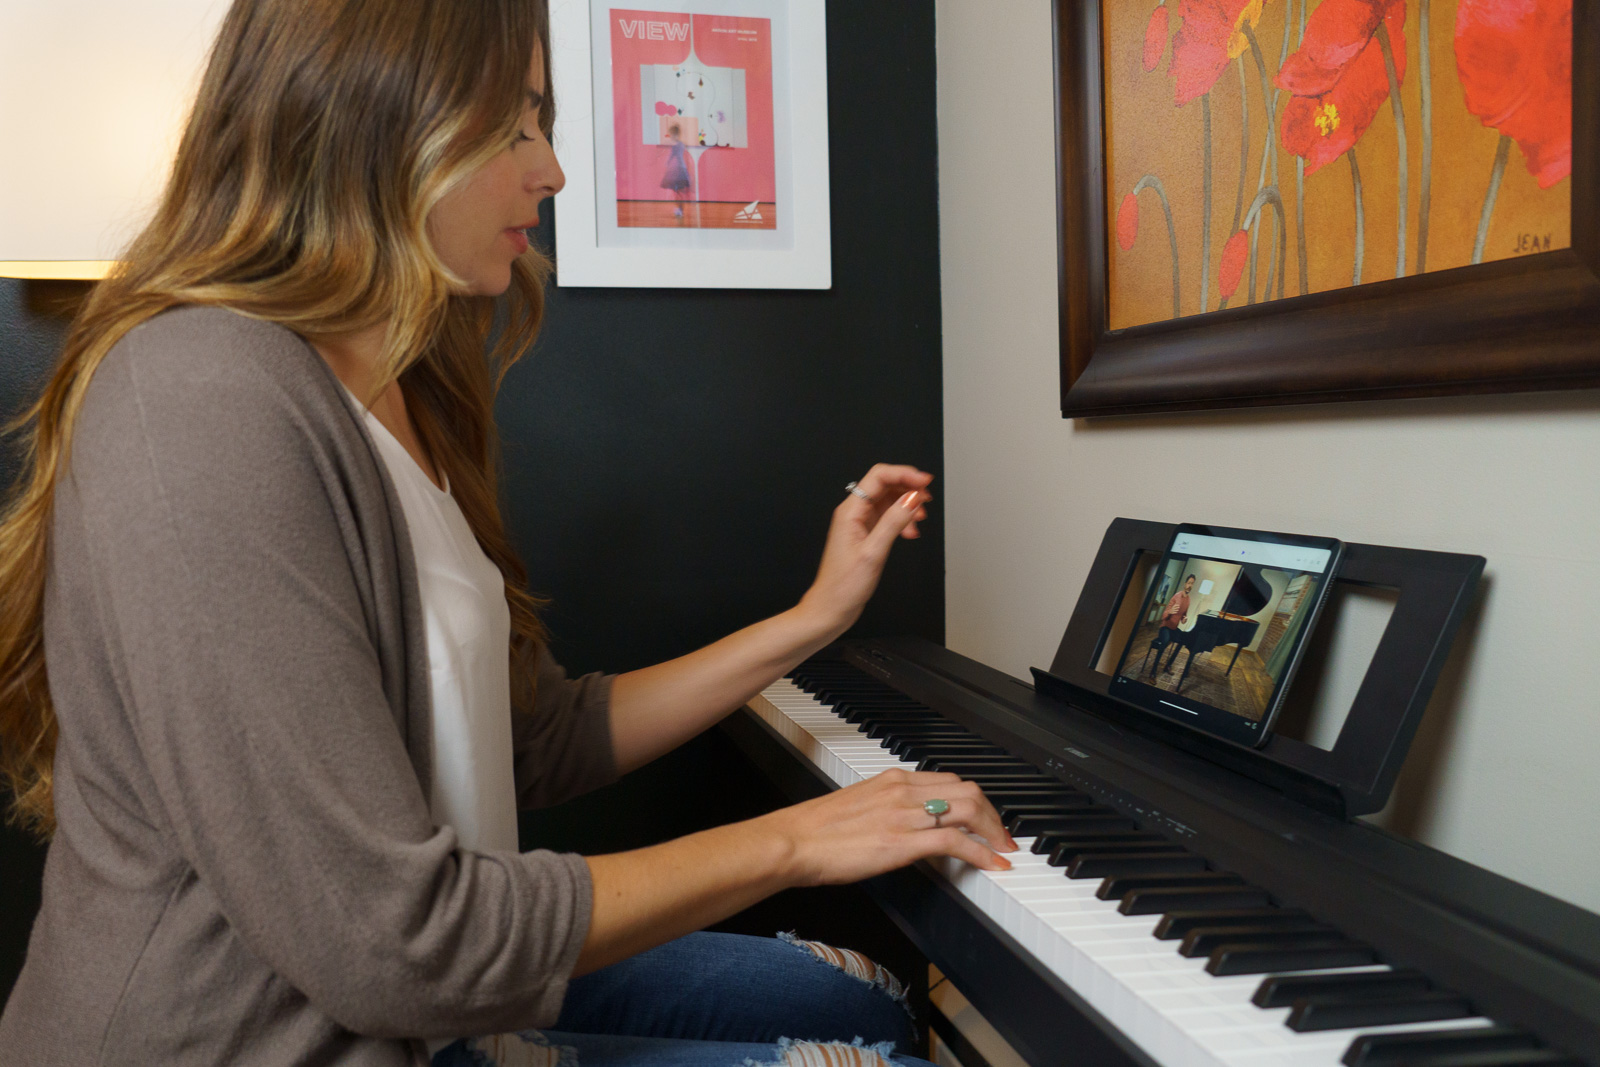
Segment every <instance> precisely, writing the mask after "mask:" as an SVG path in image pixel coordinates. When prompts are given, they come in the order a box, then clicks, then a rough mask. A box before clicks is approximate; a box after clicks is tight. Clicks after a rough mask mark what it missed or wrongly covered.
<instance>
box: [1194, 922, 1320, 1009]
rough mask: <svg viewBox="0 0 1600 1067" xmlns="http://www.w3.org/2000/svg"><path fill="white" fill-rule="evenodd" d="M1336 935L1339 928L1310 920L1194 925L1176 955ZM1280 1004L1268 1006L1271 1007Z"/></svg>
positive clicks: (1206, 952) (1202, 954) (1202, 957)
mask: <svg viewBox="0 0 1600 1067" xmlns="http://www.w3.org/2000/svg"><path fill="white" fill-rule="evenodd" d="M1338 936H1339V931H1337V930H1335V929H1334V928H1333V927H1331V926H1323V925H1321V924H1320V923H1309V922H1308V923H1299V924H1296V925H1292V926H1197V927H1195V928H1194V929H1193V930H1190V931H1189V932H1188V933H1187V934H1185V935H1184V938H1183V942H1182V943H1181V944H1179V945H1178V955H1180V956H1189V957H1191V958H1193V957H1199V958H1201V959H1205V958H1207V957H1209V956H1210V955H1211V953H1212V952H1213V951H1214V950H1215V949H1216V948H1217V947H1218V946H1220V945H1238V944H1244V943H1249V944H1255V945H1274V944H1279V943H1282V942H1286V941H1304V940H1306V938H1308V937H1315V938H1321V939H1324V940H1326V939H1330V938H1336V937H1338ZM1256 1006H1257V1007H1267V1006H1268V1005H1264V1004H1258V1005H1256ZM1279 1006H1280V1005H1277V1004H1273V1005H1271V1007H1274V1008H1276V1007H1279Z"/></svg>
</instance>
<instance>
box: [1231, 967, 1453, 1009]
mask: <svg viewBox="0 0 1600 1067" xmlns="http://www.w3.org/2000/svg"><path fill="white" fill-rule="evenodd" d="M1431 988H1433V987H1432V985H1431V984H1430V983H1429V982H1428V978H1427V976H1426V975H1424V974H1423V973H1422V972H1421V971H1366V972H1358V973H1356V974H1275V975H1272V976H1270V977H1268V978H1264V979H1262V981H1261V984H1260V985H1259V986H1257V987H1256V992H1255V996H1253V997H1251V998H1250V1002H1251V1003H1252V1004H1254V1005H1255V1006H1256V1007H1258V1008H1287V1007H1290V1006H1292V1005H1293V1004H1294V1002H1295V1001H1297V1000H1301V999H1303V998H1305V997H1318V996H1341V997H1346V996H1348V997H1382V996H1389V995H1391V994H1394V993H1426V992H1427V991H1428V990H1429V989H1431Z"/></svg>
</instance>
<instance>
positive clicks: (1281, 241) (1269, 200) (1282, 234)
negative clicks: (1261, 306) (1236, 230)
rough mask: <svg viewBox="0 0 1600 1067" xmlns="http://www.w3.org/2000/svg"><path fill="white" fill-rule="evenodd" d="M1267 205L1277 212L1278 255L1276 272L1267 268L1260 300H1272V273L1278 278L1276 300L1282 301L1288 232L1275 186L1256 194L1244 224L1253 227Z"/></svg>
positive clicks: (1287, 250) (1287, 252)
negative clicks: (1264, 285)
mask: <svg viewBox="0 0 1600 1067" xmlns="http://www.w3.org/2000/svg"><path fill="white" fill-rule="evenodd" d="M1268 204H1271V205H1272V209H1273V210H1274V211H1275V212H1277V220H1278V255H1277V259H1276V261H1275V263H1276V266H1277V270H1276V272H1273V271H1271V268H1270V267H1269V272H1268V274H1267V286H1266V288H1265V289H1263V290H1262V291H1261V299H1263V300H1271V299H1272V298H1273V297H1272V293H1271V292H1270V290H1271V288H1272V277H1273V273H1276V275H1277V278H1278V295H1277V299H1279V300H1282V299H1283V267H1284V260H1285V259H1287V258H1288V255H1289V230H1288V227H1287V226H1285V225H1284V217H1283V198H1282V197H1280V196H1279V195H1278V189H1277V186H1274V185H1269V186H1267V187H1266V188H1265V189H1263V190H1261V191H1260V192H1259V193H1257V194H1256V198H1255V200H1253V201H1252V202H1251V204H1250V210H1249V211H1248V212H1246V213H1245V216H1244V224H1245V226H1247V227H1248V226H1252V225H1254V224H1255V222H1256V220H1257V218H1259V217H1260V215H1261V209H1262V208H1263V207H1265V206H1266V205H1268Z"/></svg>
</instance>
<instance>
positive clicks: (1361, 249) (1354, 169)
mask: <svg viewBox="0 0 1600 1067" xmlns="http://www.w3.org/2000/svg"><path fill="white" fill-rule="evenodd" d="M1345 156H1346V157H1347V158H1348V159H1349V160H1350V181H1351V182H1352V183H1353V184H1354V185H1355V190H1356V263H1355V269H1354V271H1352V273H1351V277H1350V284H1351V285H1360V284H1361V260H1362V259H1363V258H1364V257H1365V256H1366V253H1367V213H1366V209H1365V208H1363V207H1362V205H1361V168H1360V167H1359V166H1358V165H1357V164H1356V148H1355V145H1351V146H1350V149H1349V151H1347V152H1345Z"/></svg>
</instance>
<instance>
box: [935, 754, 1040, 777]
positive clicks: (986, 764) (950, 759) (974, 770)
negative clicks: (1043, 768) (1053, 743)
mask: <svg viewBox="0 0 1600 1067" xmlns="http://www.w3.org/2000/svg"><path fill="white" fill-rule="evenodd" d="M1034 769H1035V768H1034V766H1033V764H1031V763H1024V762H1023V761H1022V760H1019V759H1016V758H1015V757H1011V756H929V757H928V758H926V759H924V760H921V761H919V762H918V763H917V770H919V771H947V772H949V773H950V774H959V775H961V776H962V777H963V778H965V777H968V776H969V775H973V774H982V773H983V772H985V771H993V772H996V773H998V772H1001V771H1004V772H1005V773H1007V774H1024V773H1026V772H1028V771H1032V770H1034Z"/></svg>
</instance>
